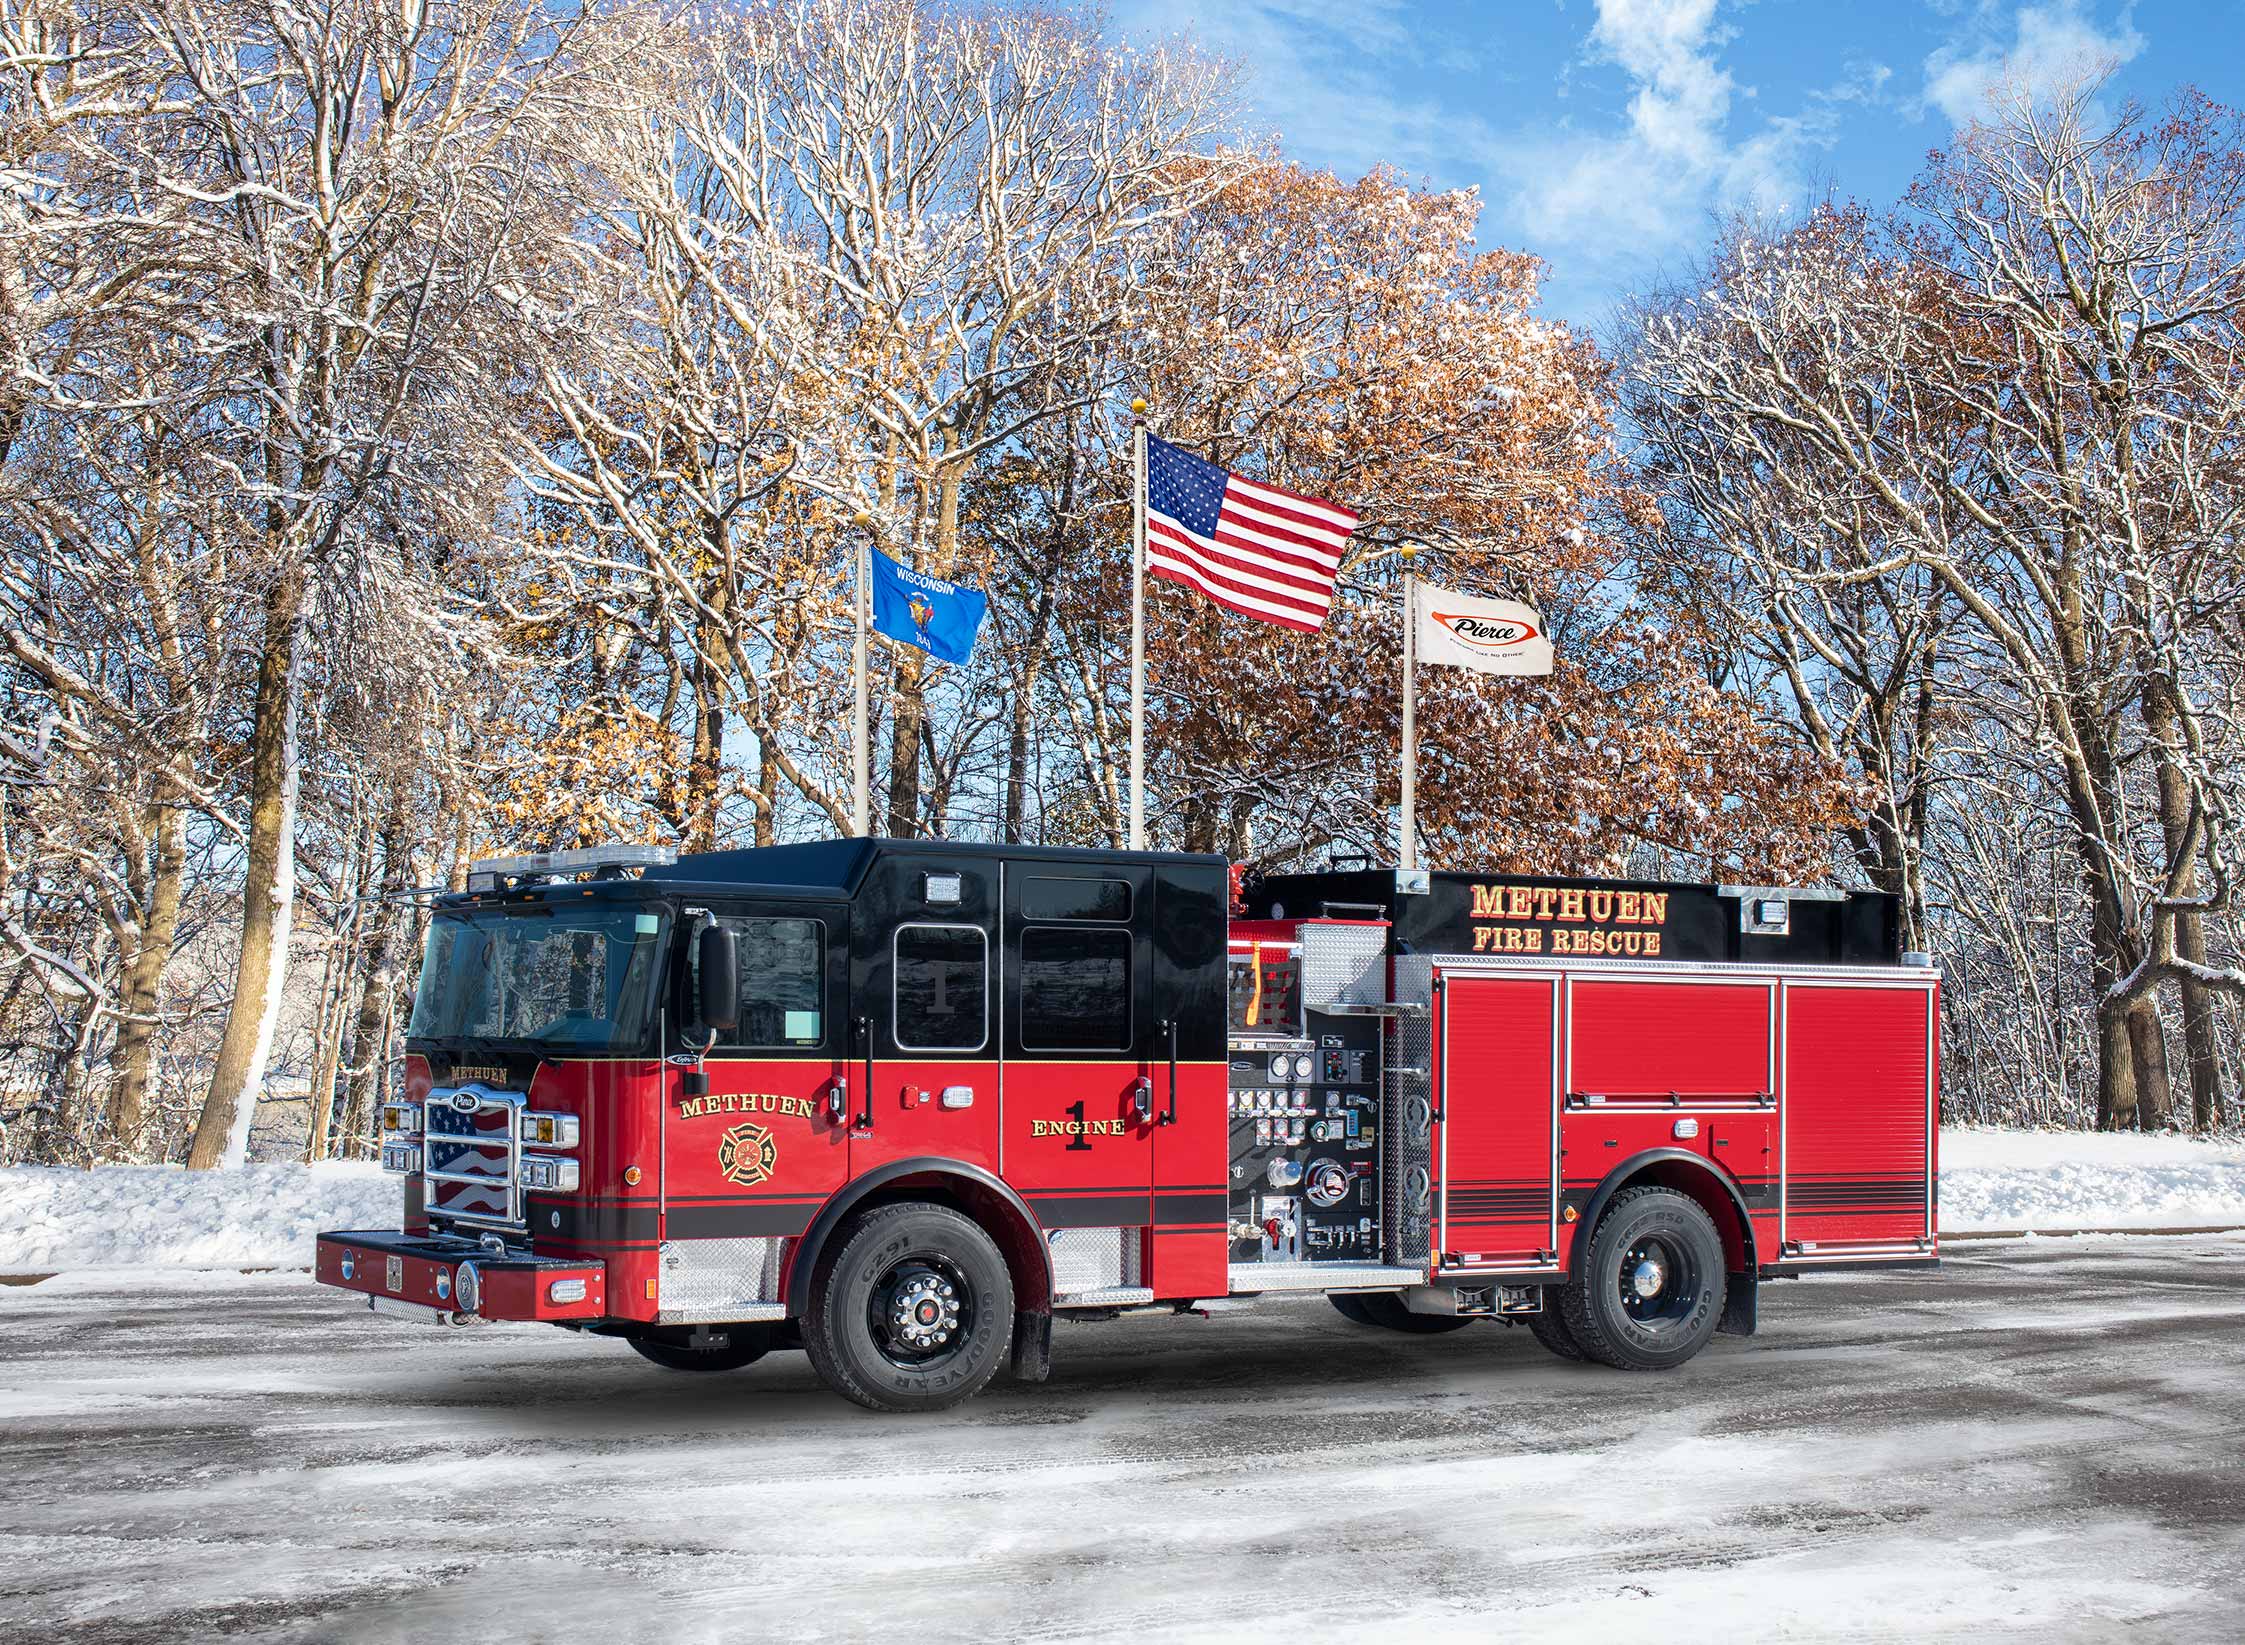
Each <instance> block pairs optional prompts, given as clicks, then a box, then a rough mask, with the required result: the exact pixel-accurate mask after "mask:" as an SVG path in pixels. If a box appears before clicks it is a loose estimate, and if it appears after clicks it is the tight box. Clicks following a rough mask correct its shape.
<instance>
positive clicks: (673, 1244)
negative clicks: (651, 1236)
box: [655, 1239, 793, 1325]
mask: <svg viewBox="0 0 2245 1645" xmlns="http://www.w3.org/2000/svg"><path fill="white" fill-rule="evenodd" d="M792 1243H793V1241H791V1240H784V1239H674V1240H669V1241H666V1242H665V1243H664V1245H663V1249H662V1261H661V1263H660V1264H659V1265H658V1269H657V1272H658V1275H659V1280H658V1287H657V1299H656V1303H655V1307H656V1310H657V1315H658V1317H659V1318H660V1319H661V1320H662V1322H663V1323H664V1324H666V1325H669V1324H676V1325H702V1324H718V1323H723V1322H724V1321H727V1320H737V1319H742V1318H745V1317H746V1316H745V1315H743V1314H742V1313H740V1312H739V1310H740V1309H742V1308H745V1307H749V1306H753V1305H755V1304H758V1303H770V1302H776V1301H778V1300H779V1294H780V1276H781V1274H782V1273H784V1272H785V1269H786V1261H787V1248H788V1246H789V1245H791V1244H792Z"/></svg>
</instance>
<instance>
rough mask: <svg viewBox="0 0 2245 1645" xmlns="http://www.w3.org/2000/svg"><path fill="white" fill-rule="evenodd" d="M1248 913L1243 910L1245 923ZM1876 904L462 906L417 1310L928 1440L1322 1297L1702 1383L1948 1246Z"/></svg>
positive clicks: (1082, 881) (884, 875)
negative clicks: (836, 1406) (813, 1381)
mask: <svg viewBox="0 0 2245 1645" xmlns="http://www.w3.org/2000/svg"><path fill="white" fill-rule="evenodd" d="M1235 895H1236V897H1237V901H1236V902H1235ZM1897 930H1898V922H1897V917H1896V909H1895V905H1894V902H1893V900H1892V899H1891V898H1889V897H1886V896H1883V895H1879V894H1876V893H1864V892H1852V891H1851V892H1839V891H1823V890H1797V889H1796V890H1783V889H1770V888H1763V887H1748V886H1729V885H1690V884H1681V883H1648V882H1619V881H1603V880H1570V879H1551V878H1537V877H1524V876H1515V875H1498V874H1464V873H1428V872H1424V871H1419V872H1413V871H1408V870H1373V869H1364V870H1353V871H1332V872H1323V873H1301V874H1287V875H1278V876H1272V877H1266V878H1262V879H1250V880H1248V881H1247V882H1246V883H1245V884H1244V885H1243V886H1241V887H1239V888H1238V889H1237V891H1236V893H1235V888H1234V885H1233V880H1232V876H1231V874H1230V872H1229V870H1228V868H1227V865H1226V864H1225V863H1224V862H1223V861H1222V860H1221V859H1220V858H1216V857H1210V856H1199V855H1185V854H1174V853H1160V852H1115V851H1076V850H1056V849H1037V848H1029V847H1015V846H973V845H956V844H946V843H941V842H931V841H917V840H837V841H827V842H821V843H813V844H805V845H790V846H778V847H769V848H764V849H759V850H748V851H725V852H716V853H711V854H705V855H699V856H686V857H674V856H672V855H671V854H670V853H668V852H666V851H662V850H659V849H655V848H647V847H618V848H601V849H593V850H586V851H575V852H555V853H551V854H548V855H542V856H534V857H522V858H513V859H503V860H495V861H491V862H486V863H481V864H478V865H477V867H476V869H475V871H474V873H473V874H471V875H470V877H469V888H468V889H467V890H466V891H465V892H462V893H458V894H453V895H447V896H444V897H441V898H439V899H438V901H437V903H436V905H435V908H434V912H433V916H432V919H431V921H430V930H429V939H428V949H427V954H426V957H425V960H424V963H423V968H422V973H421V982H420V989H419V993H418V996H417V998H416V1002H415V1006H414V1011H413V1018H412V1023H411V1027H410V1029H409V1031H408V1040H407V1059H406V1078H405V1088H404V1100H402V1101H400V1102H396V1103H393V1104H392V1105H390V1106H389V1107H387V1108H386V1109H385V1110H384V1113H383V1117H382V1123H383V1127H384V1140H383V1146H382V1158H383V1164H384V1165H385V1166H386V1167H387V1168H388V1169H390V1170H391V1171H394V1172H396V1173H398V1174H399V1175H400V1176H402V1177H403V1179H404V1201H405V1211H404V1227H403V1229H402V1230H385V1231H379V1232H367V1231H355V1232H337V1233H329V1234H323V1235H321V1236H320V1238H319V1249H318V1273H319V1277H320V1279H321V1280H322V1281H324V1282H325V1283H327V1284H330V1285H335V1286H339V1287H342V1288H344V1289H347V1290H351V1291H355V1292H359V1293H361V1294H363V1295H364V1296H365V1297H366V1298H367V1299H368V1304H369V1306H370V1307H372V1308H373V1309H374V1310H375V1311H376V1312H378V1313H386V1314H395V1315H399V1316H401V1317H406V1318H413V1319H419V1320H423V1321H432V1322H441V1323H445V1324H453V1325H461V1324H467V1323H470V1322H473V1321H478V1320H537V1321H545V1322H549V1323H552V1324H556V1325H560V1326H563V1327H566V1328H568V1329H570V1330H574V1331H580V1332H586V1333H590V1334H595V1335H600V1336H610V1337H620V1338H622V1339H623V1340H624V1341H625V1342H627V1343H629V1344H630V1345H631V1347H632V1348H634V1349H636V1350H637V1351H638V1352H639V1353H640V1354H642V1355H643V1356H645V1357H646V1358H647V1359H649V1360H652V1361H653V1362H655V1363H656V1364H657V1365H661V1366H666V1367H670V1368H673V1369H678V1370H694V1371H713V1370H726V1369H730V1368H734V1367H738V1366H743V1365H746V1364H749V1363H750V1362H751V1361H753V1360H756V1359H758V1358H760V1357H761V1356H763V1355H764V1354H766V1353H768V1352H771V1351H773V1350H775V1349H782V1348H794V1347H801V1348H802V1349H804V1350H805V1351H807V1353H808V1354H809V1356H810V1360H811V1363H812V1365H813V1366H814V1367H816V1369H817V1371H818V1373H819V1375H820V1376H821V1377H822V1378H824V1379H825V1381H826V1382H827V1383H828V1384H829V1385H830V1386H831V1387H833V1388H834V1389H835V1390H836V1391H837V1392H839V1393H841V1394H843V1395H844V1396H846V1397H847V1398H849V1399H852V1400H855V1401H857V1402H858V1403H860V1404H862V1405H866V1406H869V1407H872V1408H874V1409H877V1410H884V1411H911V1410H931V1409H937V1408H941V1407H943V1406H947V1405H951V1404H954V1403H956V1402H957V1401H959V1400H963V1399H966V1398H968V1397H970V1396H971V1395H973V1394H974V1393H975V1392H977V1391H978V1390H979V1389H980V1388H982V1387H983V1385H984V1384H985V1383H987V1382H988V1381H989V1380H990V1379H991V1377H992V1376H993V1375H994V1374H996V1373H997V1372H998V1371H999V1370H1000V1369H1001V1368H1005V1367H1009V1366H1010V1368H1011V1370H1012V1373H1013V1374H1014V1375H1015V1376H1017V1377H1020V1378H1023V1379H1026V1380H1030V1381H1036V1380H1041V1379H1042V1378H1043V1377H1044V1376H1045V1375H1046V1373H1047V1371H1048V1369H1049V1366H1050V1356H1051V1342H1052V1322H1053V1321H1054V1319H1055V1318H1106V1317H1112V1316H1114V1315H1116V1314H1119V1313H1129V1312H1145V1311H1159V1312H1173V1313H1186V1312H1192V1311H1196V1310H1206V1309H1210V1308H1213V1307H1215V1306H1218V1305H1221V1306H1223V1307H1227V1308H1229V1307H1238V1306H1241V1305H1243V1304H1244V1303H1245V1302H1246V1301H1247V1300H1250V1299H1255V1298H1271V1297H1277V1296H1289V1295H1300V1294H1303V1293H1313V1292H1314V1293H1322V1294H1324V1295H1325V1296H1326V1297H1328V1298H1329V1299H1330V1300H1331V1302H1332V1304H1333V1306H1334V1307H1335V1308H1337V1309H1338V1310H1339V1311H1340V1312H1341V1313H1342V1314H1344V1315H1345V1316H1347V1317H1348V1318H1349V1319H1350V1320H1353V1321H1355V1322H1357V1323H1359V1324H1362V1325H1365V1326H1367V1327H1373V1328H1381V1329H1387V1330H1395V1331H1409V1332H1439V1331H1450V1330H1457V1329H1462V1328H1464V1327H1466V1326H1468V1325H1470V1324H1472V1323H1473V1322H1474V1321H1476V1320H1498V1321H1508V1322H1519V1323H1524V1324H1526V1325H1527V1326H1528V1327H1529V1328H1530V1329H1531V1330H1532V1331H1533V1332H1534V1333H1535V1335H1536V1336H1537V1338H1538V1339H1539V1340H1540V1341H1541V1342H1543V1344H1544V1345H1545V1346H1546V1347H1548V1348H1550V1349H1551V1350H1552V1351H1553V1352H1554V1353H1557V1354H1559V1355H1562V1356H1564V1357H1566V1358H1569V1359H1589V1360H1596V1361H1599V1362H1602V1363H1604V1364H1607V1365H1613V1366H1620V1367H1624V1368H1629V1369H1640V1370H1652V1369H1660V1368H1665V1367H1668V1366H1673V1365H1678V1364H1681V1363H1682V1362H1683V1361H1685V1360H1687V1359H1689V1358H1690V1357H1691V1356H1692V1355H1693V1354H1695V1353H1697V1352H1698V1351H1699V1350H1700V1349H1701V1348H1702V1347H1704V1346H1705V1345H1706V1343H1707V1341H1708V1339H1709V1338H1710V1336H1711V1335H1712V1334H1713V1333H1715V1332H1716V1331H1729V1332H1734V1333H1739V1334H1751V1333H1752V1331H1753V1329H1754V1320H1755V1298H1756V1294H1757V1288H1758V1286H1759V1283H1760V1282H1761V1281H1763V1280H1766V1279H1773V1278H1778V1277H1782V1276H1788V1275H1796V1274H1800V1273H1803V1272H1807V1271H1809V1270H1812V1269H1818V1268H1830V1267H1835V1266H1856V1265H1866V1264H1868V1265H1878V1266H1909V1265H1927V1264H1931V1263H1933V1262H1935V1261H1936V1260H1937V1251H1938V1246H1937V1239H1936V1229H1935V1221H1934V1180H1935V1179H1934V1167H1935V1161H1934V1139H1935V1134H1936V1133H1935V1112H1936V1087H1937V1080H1938V1042H1937V1037H1936V1027H1935V1025H1936V1023H1937V1021H1938V1000H1937V997H1936V990H1937V980H1936V977H1935V974H1934V973H1933V971H1932V970H1931V969H1929V968H1928V967H1927V965H1926V964H1925V963H1924V961H1923V959H1922V957H1921V956H1916V955H1905V954H1903V953H1901V952H1900V945H1899V941H1898V938H1897Z"/></svg>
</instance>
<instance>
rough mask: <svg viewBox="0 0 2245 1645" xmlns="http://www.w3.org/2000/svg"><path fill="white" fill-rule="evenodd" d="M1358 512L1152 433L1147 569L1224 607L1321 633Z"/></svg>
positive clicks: (1149, 444)
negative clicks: (1232, 469) (1248, 476)
mask: <svg viewBox="0 0 2245 1645" xmlns="http://www.w3.org/2000/svg"><path fill="white" fill-rule="evenodd" d="M1355 529H1356V515H1355V514H1354V513H1353V512H1351V511H1350V510H1348V509H1345V508H1342V507H1340V506H1339V505H1338V504H1334V503H1328V502H1322V501H1320V500H1319V499H1318V498H1315V497H1298V496H1296V495H1295V494H1294V493H1293V492H1291V491H1281V490H1279V489H1278V487H1276V486H1267V485H1263V484H1261V483H1260V482H1258V481H1255V480H1243V479H1241V478H1240V477H1239V476H1238V475H1237V474H1227V473H1225V472H1224V471H1223V470H1222V469H1220V468H1218V467H1217V466H1216V465H1215V464H1214V463H1212V462H1209V461H1208V460H1207V459H1205V458H1201V457H1196V456H1194V455H1193V454H1192V453H1191V452H1189V451H1181V450H1179V449H1178V448H1177V447H1176V446H1173V445H1171V444H1169V442H1167V441H1166V440H1157V439H1155V438H1154V437H1153V436H1152V435H1148V436H1147V437H1146V569H1147V570H1149V571H1151V572H1152V573H1153V574H1154V575H1155V576H1157V577H1167V578H1169V579H1171V580H1172V581H1174V582H1180V583H1185V584H1187V585H1189V586H1191V587H1193V588H1197V589H1199V590H1200V591H1201V592H1202V593H1203V594H1205V595H1207V596H1208V597H1209V598H1210V599H1212V600H1214V601H1215V602H1216V603H1217V604H1218V605H1220V606H1225V607H1227V608H1229V609H1230V610H1233V611H1237V612H1240V613H1242V614H1244V615H1246V616H1249V617H1260V618H1262V619H1263V621H1265V622H1267V623H1283V624H1284V625H1285V626H1286V627H1288V628H1299V629H1301V630H1303V631H1304V632H1306V633H1311V634H1314V633H1316V632H1317V631H1318V630H1319V629H1320V628H1322V627H1323V626H1324V625H1325V614H1326V613H1327V612H1328V611H1330V610H1332V609H1333V580H1334V578H1335V577H1337V576H1338V575H1339V574H1340V570H1341V552H1342V550H1343V549H1345V548H1347V546H1348V541H1349V533H1350V532H1352V531H1354V530H1355Z"/></svg>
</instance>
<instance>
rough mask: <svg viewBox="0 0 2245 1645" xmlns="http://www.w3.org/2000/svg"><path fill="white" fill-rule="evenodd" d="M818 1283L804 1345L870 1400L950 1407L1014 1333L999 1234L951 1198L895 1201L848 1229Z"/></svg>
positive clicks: (821, 1369) (837, 1384)
mask: <svg viewBox="0 0 2245 1645" xmlns="http://www.w3.org/2000/svg"><path fill="white" fill-rule="evenodd" d="M837 1240H838V1246H837V1248H836V1249H835V1251H834V1254H833V1255H832V1257H830V1258H829V1259H827V1260H826V1261H824V1262H822V1263H821V1264H820V1267H819V1273H818V1276H817V1277H816V1279H815V1280H814V1281H813V1283H812V1287H811V1297H810V1306H809V1308H808V1309H807V1310H806V1311H805V1314H804V1318H803V1347H804V1349H805V1350H806V1351H807V1352H808V1353H809V1354H810V1357H811V1366H812V1368H813V1369H814V1370H816V1371H817V1372H818V1374H819V1377H820V1379H821V1380H822V1381H824V1382H825V1384H826V1385H827V1386H828V1387H829V1388H832V1389H833V1390H834V1391H835V1392H836V1393H838V1394H840V1395H841V1396H842V1397H843V1398H844V1399H847V1400H851V1401H854V1402H855V1403H857V1404H859V1405H862V1406H864V1407H865V1408H866V1409H867V1410H869V1411H940V1410H942V1409H944V1408H945V1407H946V1406H951V1405H957V1404H958V1403H960V1402H961V1401H962V1400H967V1399H971V1398H973V1397H974V1396H975V1395H976V1394H978V1393H980V1392H981V1391H982V1389H983V1386H984V1384H986V1383H987V1382H989V1380H990V1379H991V1378H992V1377H993V1376H995V1375H997V1373H998V1368H999V1366H1000V1365H1001V1364H1003V1363H1004V1361H1005V1357H1006V1348H1007V1345H1008V1343H1009V1342H1010V1340H1011V1337H1012V1333H1013V1276H1012V1275H1011V1274H1009V1273H1008V1272H1007V1271H1006V1264H1005V1258H1004V1257H1002V1256H1001V1255H999V1253H998V1247H997V1246H996V1245H995V1244H994V1243H993V1242H992V1241H991V1238H990V1236H989V1235H988V1234H986V1233H984V1232H983V1231H982V1229H981V1228H980V1227H979V1226H977V1225H976V1224H975V1223H974V1222H972V1221H970V1220H969V1219H968V1218H966V1217H963V1216H961V1215H960V1214H959V1213H958V1212H956V1211H953V1210H950V1209H949V1208H947V1207H945V1206H941V1205H925V1204H919V1203H910V1204H904V1205H884V1206H881V1207H880V1208H879V1209H877V1210H873V1211H869V1212H867V1213H866V1214H865V1215H864V1216H862V1217H859V1218H858V1219H857V1220H856V1221H855V1222H853V1223H852V1224H850V1225H849V1226H848V1227H847V1228H845V1229H844V1230H843V1231H842V1232H841V1233H840V1234H839V1235H838V1236H837Z"/></svg>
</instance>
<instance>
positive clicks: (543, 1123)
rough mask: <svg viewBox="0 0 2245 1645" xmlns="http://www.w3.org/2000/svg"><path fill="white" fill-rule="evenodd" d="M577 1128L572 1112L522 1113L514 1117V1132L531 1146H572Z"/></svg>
mask: <svg viewBox="0 0 2245 1645" xmlns="http://www.w3.org/2000/svg"><path fill="white" fill-rule="evenodd" d="M577 1129H578V1121H577V1116H576V1115H574V1114H536V1113H524V1114H520V1115H517V1116H516V1118H515V1131H516V1134H517V1135H518V1136H520V1137H521V1138H522V1140H523V1141H524V1142H526V1143H528V1144H530V1146H532V1147H533V1148H574V1147H576V1146H577Z"/></svg>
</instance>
